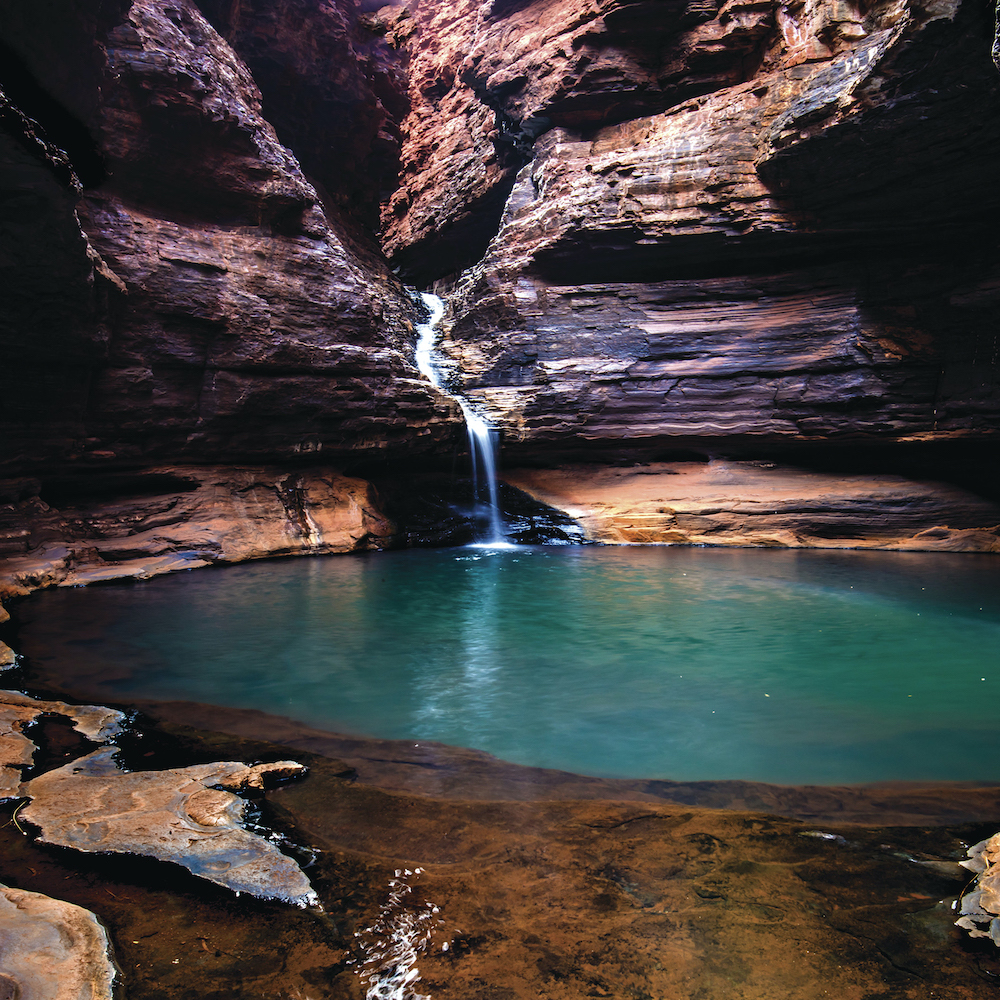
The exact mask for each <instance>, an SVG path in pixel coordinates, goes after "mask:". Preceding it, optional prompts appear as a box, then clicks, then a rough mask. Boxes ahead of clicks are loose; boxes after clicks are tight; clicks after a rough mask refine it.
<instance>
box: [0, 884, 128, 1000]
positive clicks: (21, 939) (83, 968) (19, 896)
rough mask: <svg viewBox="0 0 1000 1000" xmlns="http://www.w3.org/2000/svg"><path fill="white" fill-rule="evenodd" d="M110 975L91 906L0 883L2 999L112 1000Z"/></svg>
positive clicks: (103, 939)
mask: <svg viewBox="0 0 1000 1000" xmlns="http://www.w3.org/2000/svg"><path fill="white" fill-rule="evenodd" d="M115 975H116V970H115V966H114V964H113V962H112V961H111V956H110V945H109V942H108V935H107V931H105V929H104V927H103V925H102V924H101V922H100V921H99V920H98V919H97V917H96V916H95V915H94V914H93V913H91V912H90V910H85V909H84V908H83V907H82V906H75V905H74V904H73V903H66V902H63V901H62V900H60V899H52V898H51V897H49V896H43V895H41V894H40V893H37V892H25V891H24V890H22V889H11V888H9V887H8V886H4V885H0V997H2V998H3V1000H111V997H112V996H113V993H114V982H115Z"/></svg>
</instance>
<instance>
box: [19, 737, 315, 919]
mask: <svg viewBox="0 0 1000 1000" xmlns="http://www.w3.org/2000/svg"><path fill="white" fill-rule="evenodd" d="M117 751H118V748H117V747H116V746H113V745H112V746H108V747H105V748H103V749H101V750H98V751H95V752H94V753H91V754H89V755H87V756H86V757H81V758H80V759H78V760H75V761H73V762H72V763H70V764H66V765H65V766H63V767H60V768H57V769H55V770H53V771H48V772H46V773H45V774H42V775H40V776H39V777H37V778H34V779H32V780H31V781H28V782H25V783H24V784H23V785H22V786H21V794H23V795H26V796H29V797H30V798H31V799H32V801H31V803H30V804H29V805H27V806H26V807H25V808H24V809H23V810H21V814H20V815H21V818H22V819H23V820H25V821H27V822H29V823H32V824H34V825H35V826H37V827H39V829H40V830H41V834H40V839H41V840H42V841H43V842H44V843H48V844H56V845H58V846H61V847H70V848H73V849H75V850H78V851H85V852H100V853H104V852H112V853H119V854H139V855H145V856H148V857H154V858H158V859H160V860H162V861H171V862H174V863H175V864H179V865H182V866H183V867H184V868H187V869H188V870H189V871H191V872H193V873H194V874H195V875H198V876H200V877H201V878H204V879H207V880H209V881H210V882H215V883H216V884H218V885H221V886H225V887H226V888H229V889H232V890H234V891H235V892H237V893H240V892H246V893H250V894H251V895H253V896H257V897H259V898H262V899H276V900H280V901H282V902H288V903H294V904H295V905H297V906H302V907H306V906H316V905H318V899H317V897H316V894H315V892H314V891H313V889H312V887H311V886H310V884H309V880H308V879H307V878H306V876H305V874H304V873H303V872H302V870H301V869H300V868H299V866H298V865H297V864H296V863H295V862H294V861H293V860H292V859H291V858H289V857H287V856H286V855H284V854H282V853H281V851H279V850H278V848H277V847H276V846H274V845H273V844H272V843H270V842H269V841H267V840H265V839H264V838H263V837H259V836H257V835H256V834H253V833H250V832H249V831H247V830H244V829H243V828H242V826H241V823H242V821H243V817H244V810H245V808H246V803H245V802H244V801H243V800H242V799H241V798H239V796H238V795H236V794H234V792H236V791H243V790H246V789H250V788H253V789H262V788H263V787H264V782H265V781H266V780H269V779H280V778H287V777H294V776H297V775H301V774H302V773H304V771H305V768H304V767H303V766H302V765H301V764H297V763H295V762H294V761H278V762H276V763H272V764H256V765H252V766H249V765H246V764H242V763H239V762H235V761H222V762H215V763H210V764H195V765H192V766H190V767H180V768H170V769H167V770H163V771H134V772H123V771H121V770H119V768H118V767H117V765H116V764H115V761H114V754H115V753H116V752H117Z"/></svg>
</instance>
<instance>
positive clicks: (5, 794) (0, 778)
mask: <svg viewBox="0 0 1000 1000" xmlns="http://www.w3.org/2000/svg"><path fill="white" fill-rule="evenodd" d="M41 715H61V716H65V717H66V718H68V719H69V720H70V721H71V722H72V723H73V728H74V729H75V730H76V731H77V732H78V733H79V734H80V735H81V736H84V737H86V738H87V739H89V740H92V741H93V742H95V743H103V742H106V741H107V740H109V739H113V738H114V737H115V736H116V735H118V733H120V732H121V724H122V721H123V719H124V716H123V715H122V713H121V712H117V711H115V710H114V709H111V708H105V707H103V706H101V705H68V704H67V703H66V702H64V701H37V700H35V699H34V698H29V697H28V696H27V695H25V694H21V693H20V692H18V691H0V797H2V798H16V797H17V796H19V795H20V794H21V792H20V788H19V786H20V782H21V778H22V774H21V770H22V768H26V767H29V766H30V765H31V763H32V760H33V758H34V753H35V749H36V747H35V744H34V742H33V741H32V740H30V739H29V738H28V737H27V736H25V735H24V729H25V727H26V726H28V725H30V724H31V723H33V722H35V721H36V720H37V719H38V717H39V716H41Z"/></svg>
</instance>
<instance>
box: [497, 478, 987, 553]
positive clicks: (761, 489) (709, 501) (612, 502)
mask: <svg viewBox="0 0 1000 1000" xmlns="http://www.w3.org/2000/svg"><path fill="white" fill-rule="evenodd" d="M504 478H505V480H506V481H507V482H510V483H511V484H513V485H514V486H516V487H518V489H522V490H524V491H525V492H526V493H529V494H530V495H531V496H533V497H535V498H536V499H538V500H541V501H542V502H543V503H547V504H550V505H551V506H553V507H556V508H557V509H559V510H562V511H564V512H565V513H566V514H568V515H569V516H570V517H572V518H574V519H575V520H577V521H578V522H579V523H580V524H581V525H582V526H583V527H584V529H585V530H586V532H587V535H588V537H589V538H590V539H591V540H593V541H599V542H604V543H608V544H619V545H620V544H622V543H632V544H634V543H652V544H677V545H751V546H768V547H793V548H798V547H804V548H878V549H908V550H919V551H940V552H997V551H1000V504H996V503H993V502H991V501H988V500H984V499H982V498H981V497H979V496H976V495H975V494H973V493H969V492H967V491H964V490H960V489H957V488H956V487H953V486H948V485H945V484H942V483H928V482H914V481H912V480H907V479H905V478H903V477H902V476H875V475H856V476H834V475H830V474H824V473H821V472H814V471H804V470H801V469H793V468H788V467H781V466H775V465H774V463H760V462H726V461H713V462H708V463H694V462H652V463H649V464H644V465H636V466H633V467H628V468H599V469H595V468H594V467H593V466H579V465H578V466H565V467H562V468H556V469H519V470H512V471H509V472H508V473H506V474H505V476H504Z"/></svg>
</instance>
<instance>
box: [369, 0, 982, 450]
mask: <svg viewBox="0 0 1000 1000" xmlns="http://www.w3.org/2000/svg"><path fill="white" fill-rule="evenodd" d="M713 6H714V5H688V6H687V7H686V8H684V12H683V14H682V13H681V7H680V5H678V6H677V7H676V9H673V8H671V10H672V11H673V13H670V11H667V10H665V9H664V7H663V5H658V4H635V5H633V4H629V5H618V4H610V3H608V4H604V3H595V4H589V5H587V4H582V3H571V2H568V0H567V2H557V0H551V2H541V0H539V2H536V3H532V4H521V3H518V4H510V3H493V4H490V5H485V4H484V5H483V6H482V7H481V8H480V9H479V11H478V13H477V14H476V15H475V32H474V43H473V44H472V45H471V48H470V49H469V54H468V55H467V56H465V57H463V58H464V62H463V64H462V65H463V69H462V72H461V73H460V74H459V75H458V77H457V78H456V80H455V82H454V84H453V85H451V87H450V89H449V87H448V80H449V79H450V78H449V77H448V74H447V73H443V72H442V73H439V74H438V77H439V79H440V80H441V81H442V84H441V87H440V88H438V89H437V90H435V91H434V94H435V98H434V100H435V102H436V105H435V106H436V112H435V113H434V114H431V113H430V110H429V109H428V108H426V107H424V106H421V109H420V110H419V111H418V110H417V105H416V104H415V105H414V111H413V113H412V117H413V118H414V119H418V118H419V122H416V121H415V122H414V123H413V124H412V129H414V130H416V129H421V130H423V131H422V132H420V134H419V137H418V133H417V131H411V132H410V133H408V135H409V138H408V139H407V142H406V143H404V151H403V157H404V161H405V162H409V161H408V159H407V158H408V157H409V158H410V159H411V160H412V161H413V162H414V164H415V166H414V167H413V169H412V170H411V171H410V172H409V173H404V176H403V183H402V186H401V188H400V190H399V191H397V192H396V194H395V195H394V196H393V202H392V205H391V206H390V207H391V209H392V210H393V211H395V212H396V213H397V214H396V215H392V214H391V212H390V213H389V214H388V215H387V216H386V219H387V222H386V225H387V228H386V247H387V251H388V252H389V253H390V254H391V255H392V256H393V259H394V260H397V261H399V262H400V263H402V264H403V265H404V266H405V267H408V266H410V263H409V261H410V259H411V258H410V257H409V256H408V254H411V249H412V258H413V260H414V261H415V263H414V265H413V266H415V267H427V266H428V265H427V264H426V263H425V262H426V261H428V260H429V257H428V255H427V253H426V249H427V247H428V246H430V245H438V244H442V243H447V241H448V240H449V239H450V236H449V235H448V234H449V232H450V230H449V229H448V227H447V226H444V227H441V226H439V225H438V223H439V222H440V219H439V218H437V219H436V218H435V217H434V210H435V207H437V206H442V205H443V206H445V215H446V218H447V219H449V220H452V219H456V218H458V217H459V216H460V215H461V213H462V212H467V213H471V212H472V211H473V208H472V205H473V202H472V199H471V196H470V195H469V194H466V193H463V192H466V191H471V190H475V191H476V192H477V193H478V195H477V196H480V197H482V196H483V194H484V192H486V191H492V190H495V189H496V190H499V188H500V187H502V188H503V189H504V190H507V189H508V188H507V187H504V185H507V184H508V183H509V182H512V178H511V175H512V171H513V170H514V169H516V164H515V165H514V166H511V164H510V163H509V162H507V163H506V165H505V166H504V167H503V168H502V169H500V168H497V169H498V170H499V173H497V174H496V176H495V177H492V178H490V177H487V176H486V175H485V174H484V172H483V170H484V168H483V167H482V166H481V162H482V159H483V157H482V156H481V153H482V152H484V151H485V150H486V149H487V146H486V141H487V140H486V138H485V136H486V133H485V132H483V128H485V126H482V127H479V126H477V125H476V123H477V122H479V116H480V111H479V107H480V103H485V104H488V105H489V106H491V107H493V108H495V109H496V112H497V116H498V118H497V121H498V123H499V124H498V128H499V129H500V133H499V135H497V136H494V137H493V141H494V142H496V143H498V144H500V145H502V143H500V139H502V138H503V137H504V136H506V137H507V138H508V139H510V141H511V142H514V143H515V144H517V143H519V144H520V146H519V149H520V155H521V156H522V158H523V159H526V160H530V162H529V163H528V164H527V165H526V166H525V167H524V168H523V169H522V170H521V172H520V173H519V174H518V176H517V179H516V182H513V190H512V191H511V194H510V197H509V198H508V201H507V203H506V207H505V210H504V213H503V216H502V219H501V222H500V225H499V230H498V231H497V232H496V233H495V235H493V238H492V242H491V243H490V246H489V249H488V251H487V252H486V255H485V257H484V258H483V260H482V261H480V262H479V263H478V264H476V265H475V266H473V267H471V268H470V269H469V270H468V271H467V272H466V273H465V274H464V275H463V276H462V277H461V278H460V279H459V280H458V282H457V287H456V289H455V291H454V293H453V294H452V296H451V307H452V315H451V319H450V323H449V324H447V330H446V333H447V336H446V337H445V339H444V341H443V343H442V345H441V346H442V348H443V349H444V351H445V352H446V353H447V354H448V355H450V357H451V358H452V360H453V361H454V362H455V363H456V365H457V367H458V370H459V372H460V373H461V374H459V375H458V376H457V379H458V381H459V383H460V388H461V391H462V392H463V393H465V394H466V395H468V396H469V397H470V398H471V399H472V400H473V401H474V403H476V404H477V405H478V406H479V408H480V409H482V410H483V411H484V412H486V413H487V415H488V416H489V417H490V419H492V420H493V421H494V422H495V423H497V424H499V425H500V426H501V427H502V428H503V429H504V433H505V447H506V449H507V452H508V454H509V456H510V457H511V459H512V460H519V459H522V458H523V459H525V460H529V459H530V460H531V461H541V460H544V459H542V455H543V454H551V453H552V452H553V450H554V449H556V448H560V449H563V450H566V449H571V448H574V449H577V450H578V453H581V454H582V453H583V452H584V451H585V450H587V449H593V448H595V447H597V446H599V445H607V444H609V443H615V444H616V445H620V446H621V448H622V449H623V450H632V451H635V450H638V449H642V448H648V449H652V452H653V453H655V451H656V450H657V449H658V450H659V452H660V453H661V454H662V453H663V452H665V451H667V450H669V449H670V448H671V447H673V448H675V449H676V448H678V447H680V448H688V449H693V450H701V451H702V453H705V452H708V453H713V452H714V453H718V449H719V448H720V447H722V448H725V449H726V452H725V453H734V454H744V455H747V454H749V455H755V454H756V455H760V454H761V453H762V450H763V449H764V448H766V446H767V445H769V444H774V443H775V442H787V443H789V445H794V446H795V447H797V448H800V449H801V451H800V453H804V451H805V449H807V448H809V447H811V446H812V444H813V443H815V442H817V441H826V440H831V439H834V440H835V439H843V440H845V441H851V442H856V441H866V440H867V441H874V440H892V441H897V442H900V446H901V447H900V452H902V451H904V450H906V449H907V448H909V444H910V443H911V442H910V441H909V439H912V438H916V437H917V436H919V437H920V439H921V441H925V442H926V441H934V440H939V441H941V442H947V441H950V440H953V439H954V438H955V437H956V436H967V437H969V438H971V439H974V440H983V439H988V440H994V441H995V439H996V436H997V433H998V431H1000V425H998V424H997V420H996V413H997V405H996V404H997V400H996V389H995V380H994V379H993V376H992V374H987V372H986V368H987V367H989V366H992V364H993V361H992V360H990V361H988V362H987V361H986V358H985V352H986V351H987V347H986V345H987V344H992V337H993V334H992V332H990V331H991V327H990V326H989V322H990V321H989V319H988V315H989V314H988V308H987V305H986V303H987V301H992V298H991V296H993V295H994V294H995V286H996V276H995V274H994V268H995V264H994V261H993V257H992V256H991V255H990V254H989V253H987V254H982V253H980V252H979V250H978V247H979V246H981V245H983V244H982V242H981V241H980V240H979V238H978V237H972V236H971V235H970V234H972V233H974V232H983V233H984V239H985V231H986V229H988V228H989V227H990V226H992V225H993V224H994V223H993V222H992V221H989V220H994V219H995V218H996V215H997V212H998V210H1000V203H998V201H997V191H996V188H995V186H994V185H992V184H991V183H990V182H989V181H988V180H987V178H988V177H989V176H990V173H989V171H990V167H989V166H988V162H987V161H988V160H989V159H990V158H992V157H993V156H994V155H995V151H1000V130H998V129H997V127H996V125H995V122H996V121H997V120H1000V119H998V118H995V117H991V118H990V122H993V123H994V124H989V125H986V126H985V127H981V121H980V118H979V115H980V111H979V108H981V107H983V106H987V105H988V106H990V107H993V106H994V105H1000V84H998V80H997V78H996V74H995V71H994V69H993V67H992V65H991V64H990V63H989V59H988V39H989V37H990V36H991V34H992V24H991V22H990V18H989V16H988V12H984V11H983V10H981V9H980V8H978V7H976V5H974V4H971V3H963V2H960V0H949V2H946V3H942V4H936V5H933V6H932V7H925V6H924V5H919V4H909V3H905V2H900V3H894V4H889V5H885V6H883V7H879V8H877V9H874V8H873V9H872V10H871V11H869V12H868V13H867V14H866V15H864V16H862V15H861V14H859V12H858V10H857V9H856V8H854V7H853V6H852V5H847V4H820V3H806V4H802V5H798V6H796V7H794V8H792V7H788V6H787V5H779V4H773V5H768V4H764V5H761V4H753V5H751V4H740V3H734V4H725V5H723V6H722V8H721V9H712V7H713ZM696 8H697V9H696ZM440 16H442V17H443V16H444V15H443V14H442V15H440ZM452 16H454V17H456V18H459V14H458V12H457V10H456V11H455V12H454V14H453V15H452ZM426 17H430V14H428V15H426ZM671 17H673V18H674V21H671V20H670V18H671ZM685 19H687V20H685ZM471 20H473V18H472V15H471V14H469V15H466V16H465V17H464V18H461V19H460V20H459V24H458V27H457V29H456V30H455V31H453V32H452V33H451V34H450V35H449V39H452V38H453V39H454V44H453V46H450V47H449V46H448V45H446V43H445V42H443V41H442V42H439V43H438V44H437V45H435V46H433V48H432V46H431V43H430V42H429V41H428V39H427V37H426V36H425V35H422V34H419V33H418V34H416V35H414V36H413V39H412V40H411V42H409V43H408V44H409V45H411V46H413V47H414V53H415V54H414V57H413V63H412V65H413V66H414V67H415V68H414V74H419V73H421V72H423V71H424V70H423V69H422V67H425V66H427V65H429V62H428V61H429V60H430V59H431V58H432V55H431V53H432V51H433V58H434V59H435V60H436V61H437V63H438V64H441V63H444V62H445V58H446V55H445V53H446V50H447V49H449V48H450V51H451V53H452V54H451V58H450V60H449V62H448V65H456V64H457V62H458V59H459V54H458V53H459V50H462V49H464V48H466V47H467V46H468V45H469V43H468V41H467V34H468V32H469V23H470V21H471ZM430 24H431V22H430V21H427V22H426V25H427V27H426V30H427V31H428V32H429V31H430V30H431V28H430ZM421 30H422V31H423V30H424V24H423V23H422V25H421ZM463 32H465V34H463ZM919 53H924V54H926V61H923V62H922V61H921V59H922V58H923V57H922V56H918V54H919ZM932 61H933V62H934V65H935V67H936V68H935V70H934V71H933V72H930V71H929V70H928V69H927V67H929V65H930V63H931V62H932ZM918 66H921V67H924V68H923V69H918ZM945 67H952V68H953V69H946V68H945ZM952 72H954V73H955V74H957V77H961V78H962V79H963V87H964V86H968V87H972V88H973V89H974V90H975V92H976V94H977V98H976V100H975V101H972V102H969V101H967V100H966V99H965V97H964V96H962V93H960V90H959V89H956V88H952V87H951V86H950V85H949V84H947V83H946V82H945V80H946V79H950V78H951V76H950V75H951V73H952ZM939 73H940V74H942V76H940V77H938V76H937V74H939ZM932 77H934V80H935V82H932V79H931V78H932ZM957 77H956V78H957ZM416 79H417V76H416V75H414V76H413V77H411V83H412V82H413V81H415V80H416ZM414 85H415V84H414ZM462 95H464V96H462ZM901 95H906V96H905V99H903V98H902V96H901ZM473 98H475V100H474V99H473ZM477 101H478V102H480V103H477ZM463 102H464V103H463ZM463 108H464V110H462V109H463ZM652 112H657V113H652ZM969 116H971V117H975V118H976V121H975V122H973V121H972V120H971V117H969ZM445 123H447V125H445ZM525 123H528V125H530V131H531V132H532V133H533V134H531V135H530V136H529V135H528V134H527V133H526V132H524V131H518V130H519V129H523V128H524V127H526V126H525ZM445 128H447V130H448V131H447V135H448V136H451V135H453V134H454V135H458V134H460V133H461V134H463V136H466V137H465V138H463V139H462V141H461V142H460V143H458V146H459V147H460V150H459V149H456V150H454V151H452V150H450V147H447V145H446V143H445V136H446V133H445ZM476 128H479V132H478V133H476V134H475V137H474V138H470V137H469V136H471V134H472V133H473V132H475V129H476ZM536 128H537V130H538V131H537V132H535V131H534V130H535V129H536ZM404 132H405V127H404ZM431 134H434V135H437V136H438V137H439V138H440V140H441V144H442V146H443V148H444V153H443V155H440V156H436V157H435V156H431V155H429V153H428V150H429V149H430V147H431V145H432V141H431V140H430V139H429V138H428V136H429V135H431ZM532 143H533V145H532ZM411 147H412V148H411ZM987 149H989V150H993V151H994V152H990V153H987V152H986V150H987ZM983 157H985V159H983ZM505 162H506V161H505ZM501 175H502V177H501ZM498 185H499V187H498ZM390 216H391V217H390ZM480 220H481V222H480V231H481V232H483V231H484V230H487V229H490V226H489V225H488V224H487V222H486V220H485V216H482V215H481V216H480ZM981 227H985V229H983V228H981ZM434 241H437V243H436V244H435V242H434ZM450 252H451V251H448V252H447V253H442V256H441V257H440V258H437V257H435V258H434V259H435V260H440V262H441V268H440V270H439V271H437V272H436V273H437V274H438V275H440V274H442V273H444V271H445V270H446V267H447V266H446V264H445V258H448V259H450V258H449V257H448V254H449V253H450ZM989 350H991V348H990V349H989ZM990 358H992V353H991V354H990ZM990 372H992V368H990ZM699 446H700V449H699Z"/></svg>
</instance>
